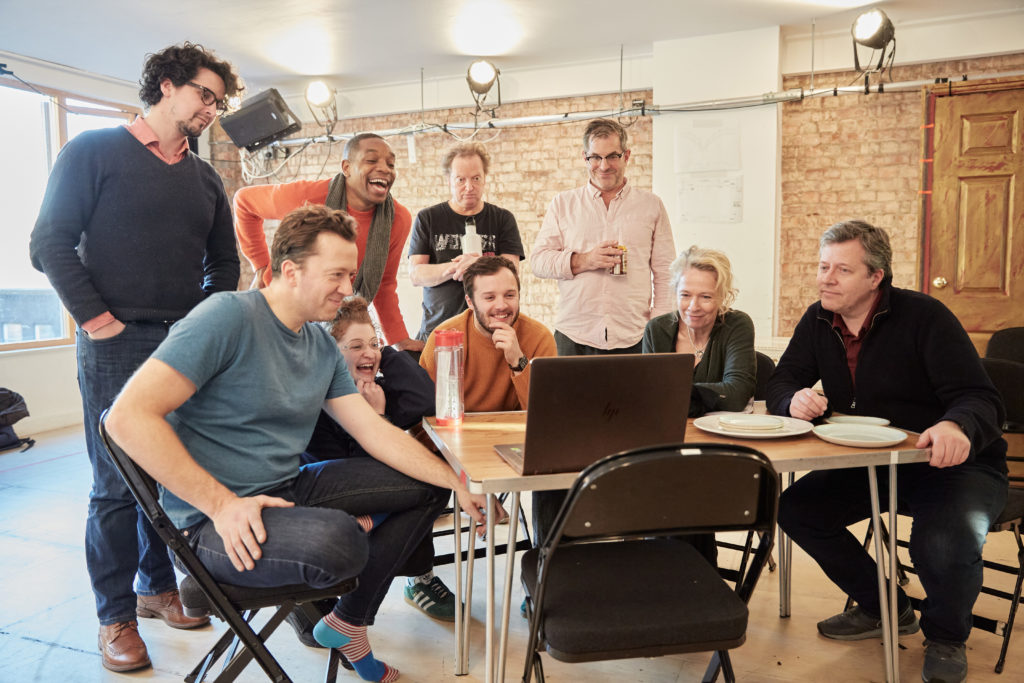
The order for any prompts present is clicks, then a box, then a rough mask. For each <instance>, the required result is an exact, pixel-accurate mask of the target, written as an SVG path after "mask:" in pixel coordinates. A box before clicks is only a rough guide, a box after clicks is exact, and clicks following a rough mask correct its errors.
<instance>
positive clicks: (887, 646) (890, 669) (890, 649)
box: [868, 465, 899, 683]
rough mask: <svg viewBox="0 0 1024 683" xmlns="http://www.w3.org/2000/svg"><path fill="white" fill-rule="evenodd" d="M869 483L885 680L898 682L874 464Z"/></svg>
mask: <svg viewBox="0 0 1024 683" xmlns="http://www.w3.org/2000/svg"><path fill="white" fill-rule="evenodd" d="M868 485H869V487H870V489H871V524H872V528H873V530H874V532H873V533H874V540H875V558H876V561H875V568H876V573H877V576H878V600H879V609H880V611H881V616H882V647H883V649H884V650H885V680H886V681H888V682H889V683H898V682H899V676H898V673H897V671H896V669H897V667H896V666H895V664H894V660H895V656H896V655H895V652H894V650H895V647H894V645H895V642H894V640H893V638H892V630H891V629H890V622H891V617H892V615H891V613H890V611H889V598H888V591H887V590H886V585H885V570H884V569H883V567H882V551H883V546H882V518H881V515H880V513H879V501H878V473H877V471H876V468H875V467H874V466H873V465H872V466H869V467H868ZM889 485H890V486H895V482H894V481H892V480H890V482H889ZM890 524H891V522H890ZM890 533H891V534H893V535H895V534H896V530H895V529H891V530H890Z"/></svg>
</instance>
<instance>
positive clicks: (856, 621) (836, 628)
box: [818, 603, 921, 640]
mask: <svg viewBox="0 0 1024 683" xmlns="http://www.w3.org/2000/svg"><path fill="white" fill-rule="evenodd" d="M919 630H921V627H920V625H918V623H917V615H916V614H914V608H913V607H911V606H910V604H909V603H908V604H907V606H906V607H905V608H904V609H903V610H902V611H901V612H900V619H899V629H898V633H899V635H901V636H907V635H910V634H911V633H917V632H918V631H919ZM818 632H819V633H820V634H821V635H823V636H825V637H826V638H832V639H833V640H864V639H866V638H881V637H882V618H881V617H878V616H874V615H871V614H868V613H867V612H866V611H864V610H863V609H861V607H860V605H854V606H853V607H851V608H850V609H848V610H846V611H845V612H843V613H842V614H837V615H835V616H832V617H829V618H828V619H825V620H824V621H819V622H818Z"/></svg>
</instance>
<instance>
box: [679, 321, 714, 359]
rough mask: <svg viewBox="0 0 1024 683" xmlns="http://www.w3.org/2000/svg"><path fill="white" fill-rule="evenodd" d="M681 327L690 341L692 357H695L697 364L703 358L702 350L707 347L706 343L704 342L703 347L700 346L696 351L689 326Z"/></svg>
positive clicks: (695, 344) (695, 343)
mask: <svg viewBox="0 0 1024 683" xmlns="http://www.w3.org/2000/svg"><path fill="white" fill-rule="evenodd" d="M683 327H685V328H686V336H687V337H688V338H689V339H690V346H692V347H693V355H694V356H696V358H697V362H698V363H699V362H700V361H701V359H702V358H704V349H706V348H707V347H708V343H707V342H704V346H702V347H700V348H699V349H698V348H697V342H695V341H694V340H693V333H692V332H690V328H689V326H688V325H683Z"/></svg>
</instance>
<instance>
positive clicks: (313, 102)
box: [306, 81, 338, 135]
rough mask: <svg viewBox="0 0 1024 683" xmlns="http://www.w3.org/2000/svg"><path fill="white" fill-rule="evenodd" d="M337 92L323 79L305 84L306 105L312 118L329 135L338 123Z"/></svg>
mask: <svg viewBox="0 0 1024 683" xmlns="http://www.w3.org/2000/svg"><path fill="white" fill-rule="evenodd" d="M336 95H337V92H336V91H335V90H334V88H332V87H330V86H328V85H327V84H326V83H324V82H323V81H312V82H311V83H310V84H309V85H308V86H306V105H307V106H308V107H309V113H310V114H312V115H313V120H314V121H316V123H317V125H318V126H321V127H323V128H324V130H326V131H327V134H328V135H330V134H331V132H332V131H333V130H334V126H335V124H337V123H338V102H337V98H336Z"/></svg>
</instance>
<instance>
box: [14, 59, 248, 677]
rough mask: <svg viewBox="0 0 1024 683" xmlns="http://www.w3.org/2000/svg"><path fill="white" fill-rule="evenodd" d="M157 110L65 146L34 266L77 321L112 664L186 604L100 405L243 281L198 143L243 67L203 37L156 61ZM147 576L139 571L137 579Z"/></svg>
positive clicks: (95, 552)
mask: <svg viewBox="0 0 1024 683" xmlns="http://www.w3.org/2000/svg"><path fill="white" fill-rule="evenodd" d="M140 83H141V86H142V87H141V89H140V90H139V98H140V99H141V100H142V102H143V104H145V105H146V115H145V117H142V118H139V119H136V120H135V122H134V123H132V124H131V125H130V126H119V127H117V128H107V129H101V130H94V131H87V132H84V133H82V134H81V135H79V136H77V137H76V138H75V139H74V140H71V141H70V142H68V144H66V145H65V146H64V148H63V149H62V150H61V152H60V155H59V156H58V157H57V161H56V163H55V164H54V167H53V171H52V172H51V173H50V178H49V181H48V182H47V186H46V194H45V195H44V197H43V203H42V207H41V208H40V210H39V218H38V219H37V220H36V225H35V228H33V230H32V241H31V245H30V254H31V258H32V264H33V265H34V266H35V267H36V268H37V269H39V270H41V271H43V272H44V273H46V277H47V278H48V279H49V280H50V283H51V284H52V285H53V288H54V289H55V290H56V292H57V294H58V296H60V298H61V301H62V302H63V304H64V307H65V308H67V310H68V313H70V314H71V317H73V318H74V319H75V322H76V323H77V324H78V327H79V329H78V335H77V344H76V346H77V352H78V385H79V389H80V390H81V393H82V407H83V414H84V419H85V442H86V447H87V450H88V453H89V460H90V462H91V464H92V471H93V484H92V491H91V493H90V495H89V513H88V518H87V520H86V525H85V554H86V566H87V567H88V569H89V578H90V580H91V581H92V589H93V594H94V596H95V598H96V615H97V618H98V619H99V622H100V630H99V649H100V651H101V652H102V653H103V660H102V661H103V666H105V667H106V668H107V669H110V670H111V671H132V670H134V669H141V668H144V667H147V666H149V664H150V661H149V654H148V652H147V650H146V644H145V643H144V642H143V641H142V638H141V637H140V636H139V631H138V621H137V619H138V617H157V618H160V619H162V620H163V621H164V622H166V623H167V624H168V625H170V626H173V627H174V628H195V627H197V626H203V625H204V624H206V623H208V622H209V619H208V618H205V617H204V618H201V619H195V618H192V617H188V616H185V614H183V613H182V609H181V602H180V601H179V600H178V585H177V579H176V577H175V574H174V567H173V566H172V565H171V562H170V558H169V556H168V553H167V547H166V546H165V545H164V543H163V541H161V540H160V537H159V536H158V535H157V534H156V532H155V531H154V530H153V528H152V527H151V526H150V524H149V522H148V521H147V520H146V518H145V517H144V516H143V514H142V512H141V511H140V510H138V508H137V506H136V504H135V500H134V498H133V497H132V494H131V492H130V491H129V490H128V487H127V486H126V485H125V483H124V481H123V480H122V479H121V475H120V474H118V472H117V470H116V469H115V467H114V464H113V463H112V462H111V460H110V457H109V456H108V455H107V453H106V450H105V449H104V447H103V444H102V442H101V441H100V438H99V434H98V433H97V426H98V423H99V417H100V414H101V413H102V412H103V410H105V409H106V408H107V407H109V406H110V404H111V403H112V402H113V400H114V397H115V396H117V394H118V392H120V390H121V388H122V387H123V386H124V384H125V382H126V381H127V380H128V378H129V377H131V375H132V373H134V372H135V370H137V369H138V367H139V366H140V365H142V363H143V362H144V361H145V360H146V358H147V357H148V356H149V354H150V353H152V352H153V350H154V349H156V347H157V346H159V344H160V342H161V341H162V340H163V339H164V337H166V336H167V331H168V329H169V328H170V326H171V325H172V324H173V323H174V322H175V321H176V320H178V319H180V318H184V317H185V316H186V315H187V314H188V312H189V311H190V310H192V308H193V307H194V306H195V305H196V304H198V303H200V302H201V301H203V299H205V298H206V297H207V296H209V295H210V294H213V293H214V292H220V291H232V290H234V289H235V288H236V287H237V285H238V270H239V265H238V252H237V251H236V249H235V239H234V233H233V230H232V226H231V205H230V203H229V202H228V198H227V195H226V194H225V193H224V184H223V182H222V181H221V179H220V176H218V175H217V172H216V171H214V170H213V167H212V166H210V164H208V163H206V161H204V160H202V159H200V158H199V157H198V156H196V155H195V154H192V153H191V152H189V150H188V140H187V138H188V137H196V136H198V135H200V134H201V133H202V132H203V131H204V130H205V129H206V128H207V127H208V126H209V125H210V124H211V123H213V122H214V120H216V118H217V116H218V115H219V114H220V112H222V111H223V110H224V106H225V105H224V103H225V101H226V99H227V98H228V97H230V96H232V95H234V94H235V93H236V92H238V91H239V90H241V84H240V82H239V80H238V76H237V75H236V74H235V73H234V71H233V69H232V67H231V65H230V64H229V63H227V62H225V61H223V60H220V59H218V58H217V57H215V56H214V55H213V54H212V53H210V52H208V51H207V50H204V49H203V48H202V47H200V46H198V45H193V44H192V43H185V44H184V45H181V46H177V45H175V46H172V47H169V48H167V49H165V50H162V51H160V52H158V53H156V54H152V55H149V58H148V59H147V60H146V64H145V67H144V71H143V74H142V78H141V80H140ZM136 578H137V581H136Z"/></svg>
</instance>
